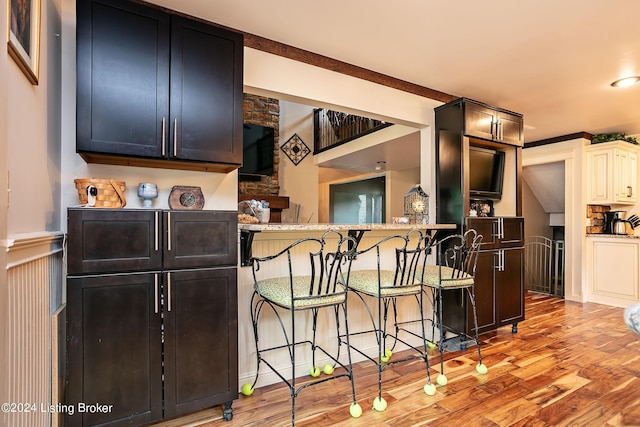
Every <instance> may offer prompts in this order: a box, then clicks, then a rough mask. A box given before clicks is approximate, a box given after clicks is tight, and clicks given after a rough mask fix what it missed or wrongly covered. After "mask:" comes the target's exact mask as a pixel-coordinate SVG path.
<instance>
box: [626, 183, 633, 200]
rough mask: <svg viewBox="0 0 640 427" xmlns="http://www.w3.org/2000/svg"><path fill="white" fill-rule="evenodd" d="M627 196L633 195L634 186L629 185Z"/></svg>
mask: <svg viewBox="0 0 640 427" xmlns="http://www.w3.org/2000/svg"><path fill="white" fill-rule="evenodd" d="M627 197H633V187H631V186H630V185H627Z"/></svg>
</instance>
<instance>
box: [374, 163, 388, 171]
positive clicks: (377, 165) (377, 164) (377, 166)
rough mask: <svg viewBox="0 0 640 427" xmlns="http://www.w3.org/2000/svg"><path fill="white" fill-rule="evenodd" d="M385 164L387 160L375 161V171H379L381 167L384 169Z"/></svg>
mask: <svg viewBox="0 0 640 427" xmlns="http://www.w3.org/2000/svg"><path fill="white" fill-rule="evenodd" d="M386 164H387V162H384V161H380V162H378V163H376V167H375V168H374V169H375V170H377V171H381V170H382V169H384V167H385V166H386Z"/></svg>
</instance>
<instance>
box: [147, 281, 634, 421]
mask: <svg viewBox="0 0 640 427" xmlns="http://www.w3.org/2000/svg"><path fill="white" fill-rule="evenodd" d="M525 307H526V320H525V321H523V322H521V323H520V324H519V326H518V333H516V334H513V333H512V332H511V328H510V327H504V328H501V329H498V330H497V331H491V332H488V333H486V334H483V335H481V337H480V339H481V341H482V343H481V349H482V356H483V362H484V363H485V364H486V365H487V366H488V368H489V372H488V373H487V374H486V375H478V374H477V373H476V371H475V365H476V364H477V362H478V354H477V352H476V349H475V347H471V348H468V349H467V350H466V351H464V352H461V351H459V352H455V353H445V373H446V375H447V377H448V380H449V382H448V384H447V385H446V386H444V387H442V386H440V387H438V388H437V393H436V395H435V396H427V395H426V394H425V393H424V392H423V386H424V384H426V377H427V375H426V369H425V365H424V363H423V362H422V361H419V360H414V361H410V362H406V363H403V364H397V365H390V366H389V367H388V368H386V369H385V370H384V372H383V374H382V380H383V397H384V398H385V399H386V400H387V402H388V407H387V409H386V410H385V411H384V412H377V411H374V410H373V409H372V407H373V400H374V398H375V397H376V395H377V384H378V376H377V372H376V369H375V367H374V365H373V364H371V363H370V362H364V361H363V362H359V363H357V364H354V377H355V383H356V397H357V400H358V402H359V403H360V405H361V406H362V409H363V414H362V416H361V417H360V418H357V419H355V418H352V417H351V416H350V415H349V405H350V403H351V388H350V382H349V381H348V380H347V379H340V380H336V381H331V382H327V383H324V384H322V385H320V386H313V387H311V388H308V389H305V390H304V391H302V392H301V393H300V395H299V397H298V399H296V425H297V426H299V427H310V426H314V427H316V426H345V427H346V426H349V427H361V426H364V427H378V426H381V427H386V426H393V427H398V426H399V427H417V426H426V425H428V426H430V427H431V426H472V427H474V426H478V427H482V426H490V427H496V426H500V427H502V426H513V427H518V426H527V427H550V426H553V427H556V426H580V427H585V426H586V427H590V426H594V427H595V426H640V336H638V335H636V334H634V333H632V332H630V331H629V330H628V329H627V328H626V326H625V324H624V322H623V320H622V312H623V309H622V308H618V307H609V306H605V305H599V304H593V303H586V304H581V303H576V302H571V301H564V300H562V299H560V298H554V297H550V296H547V295H543V294H536V293H531V292H529V293H527V295H526V300H525ZM404 354H408V353H405V352H397V353H396V352H394V355H393V357H392V360H397V359H396V358H400V357H403V355H404ZM429 362H430V373H431V376H432V381H434V382H435V377H436V375H437V374H438V372H439V370H440V367H439V357H438V355H437V354H433V355H431V356H430V359H429ZM307 380H308V379H307V378H304V379H301V381H307ZM290 422H291V399H290V395H289V391H288V390H287V389H286V388H285V387H284V385H283V384H273V385H270V386H266V387H261V388H258V389H256V390H255V392H254V394H253V395H252V396H249V397H246V396H242V395H240V396H239V398H238V400H236V401H234V403H233V420H231V421H229V422H225V421H223V420H222V410H221V408H219V407H216V408H212V409H210V410H207V411H202V412H199V413H196V414H192V415H189V416H186V417H182V418H178V419H175V420H170V421H167V422H164V423H160V424H157V425H156V426H155V427H177V426H192V427H239V426H242V427H247V426H248V427H253V426H255V427H258V426H260V427H262V426H287V425H290Z"/></svg>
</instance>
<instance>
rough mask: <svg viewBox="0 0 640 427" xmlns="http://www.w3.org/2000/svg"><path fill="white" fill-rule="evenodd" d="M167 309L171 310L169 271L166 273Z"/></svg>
mask: <svg viewBox="0 0 640 427" xmlns="http://www.w3.org/2000/svg"><path fill="white" fill-rule="evenodd" d="M167 311H171V273H167Z"/></svg>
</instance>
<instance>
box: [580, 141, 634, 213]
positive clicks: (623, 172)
mask: <svg viewBox="0 0 640 427" xmlns="http://www.w3.org/2000/svg"><path fill="white" fill-rule="evenodd" d="M638 150H639V149H638V147H637V146H635V145H632V144H630V143H628V142H625V141H614V142H606V143H602V144H596V145H590V146H588V147H587V149H586V152H587V198H588V199H587V202H588V203H589V204H594V205H599V204H600V205H601V204H629V205H632V204H635V203H636V202H637V201H638V195H637V193H638Z"/></svg>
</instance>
